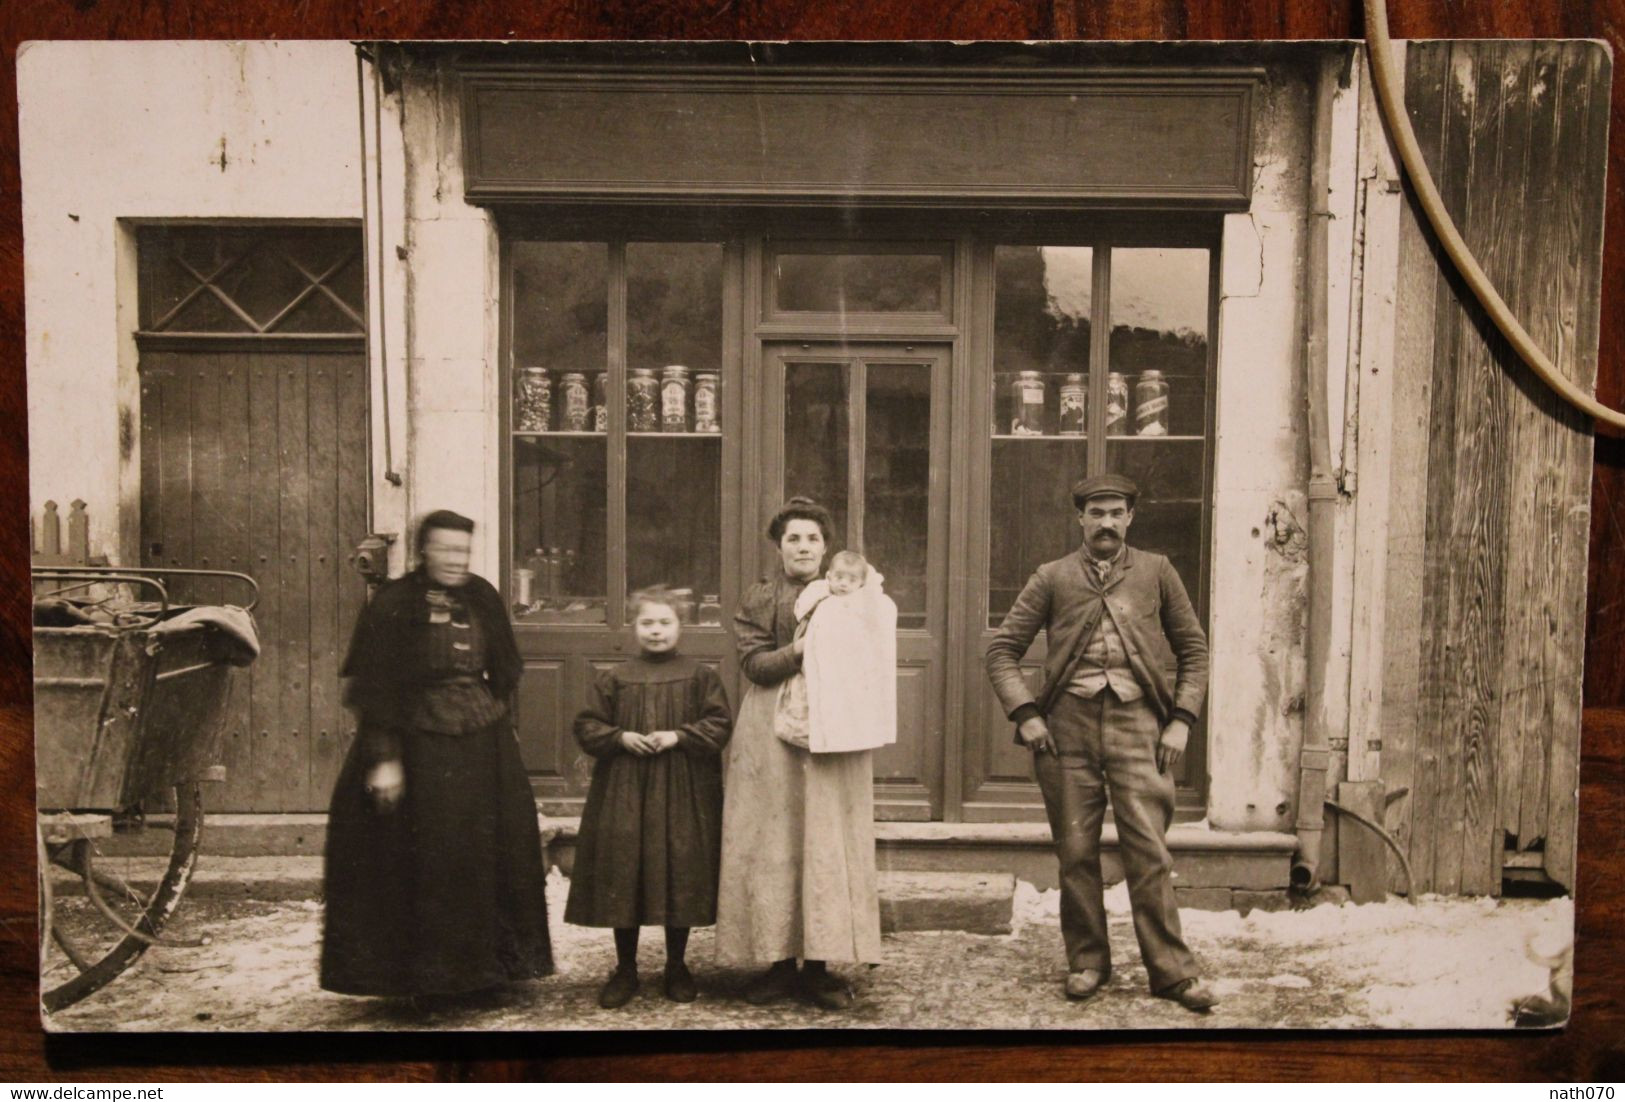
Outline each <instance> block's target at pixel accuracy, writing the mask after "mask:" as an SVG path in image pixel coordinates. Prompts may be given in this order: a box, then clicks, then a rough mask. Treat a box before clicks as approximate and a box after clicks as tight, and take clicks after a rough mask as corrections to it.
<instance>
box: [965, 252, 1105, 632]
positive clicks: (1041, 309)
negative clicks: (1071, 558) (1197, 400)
mask: <svg viewBox="0 0 1625 1102" xmlns="http://www.w3.org/2000/svg"><path fill="white" fill-rule="evenodd" d="M1093 268H1094V250H1092V249H1089V248H1079V247H1054V246H1047V245H1046V246H1038V245H1001V246H999V247H998V248H997V249H995V250H994V292H993V294H994V298H993V362H994V373H993V395H992V398H993V401H992V409H993V423H992V425H991V426H989V431H990V434H991V436H992V449H993V456H992V460H993V467H992V486H991V496H990V502H991V509H990V516H989V521H990V527H989V532H988V539H989V558H988V606H987V611H988V623H989V625H990V626H992V627H998V625H999V624H1000V623H1002V622H1003V620H1004V616H1005V613H1007V612H1008V611H1009V610H1010V606H1011V605H1012V604H1014V603H1015V598H1016V594H1018V593H1020V592H1021V587H1022V586H1023V585H1025V584H1026V581H1027V579H1028V577H1029V576H1031V574H1032V572H1033V570H1034V569H1036V568H1037V567H1038V565H1039V564H1040V563H1044V562H1048V561H1049V560H1051V559H1057V558H1060V557H1061V556H1063V555H1065V554H1066V553H1067V552H1069V551H1071V550H1072V549H1073V548H1075V547H1076V546H1077V545H1078V540H1079V533H1078V527H1077V524H1076V522H1075V520H1074V511H1073V509H1072V498H1071V488H1072V484H1073V483H1074V482H1076V481H1077V480H1078V479H1079V478H1082V477H1083V474H1084V467H1085V464H1086V462H1087V455H1086V453H1085V448H1086V442H1087V436H1086V434H1085V427H1086V425H1087V414H1088V385H1089V379H1088V370H1089V338H1090V332H1091V302H1092V296H1093V293H1094V273H1093Z"/></svg>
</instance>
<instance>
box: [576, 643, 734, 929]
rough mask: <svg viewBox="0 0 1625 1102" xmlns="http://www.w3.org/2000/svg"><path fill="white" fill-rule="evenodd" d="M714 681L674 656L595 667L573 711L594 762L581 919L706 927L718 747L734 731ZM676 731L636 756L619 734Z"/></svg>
mask: <svg viewBox="0 0 1625 1102" xmlns="http://www.w3.org/2000/svg"><path fill="white" fill-rule="evenodd" d="M732 722H733V721H732V717H731V714H730V712H729V710H728V698H727V695H726V694H725V693H724V692H723V689H722V680H721V679H720V678H719V677H718V676H717V675H716V673H715V671H713V670H712V669H711V668H710V667H709V666H706V665H703V664H701V663H699V662H696V661H695V660H693V659H692V658H685V657H683V656H682V655H680V654H675V653H671V654H667V655H663V656H662V655H644V656H641V657H638V658H634V659H632V660H631V661H628V662H623V663H622V664H620V665H619V666H616V667H615V668H614V669H611V670H607V671H604V672H602V673H599V674H598V676H597V677H596V678H594V680H593V686H592V690H591V696H590V699H589V701H588V706H587V708H586V709H585V710H583V711H582V713H581V714H580V715H579V716H577V717H576V722H575V736H576V741H577V742H578V743H580V744H581V748H582V749H583V750H585V751H586V752H587V753H588V754H591V755H592V756H593V757H594V758H595V759H597V760H596V761H595V762H594V764H593V770H592V787H591V788H590V789H588V791H587V803H586V806H585V807H584V808H583V809H582V812H581V834H580V838H579V840H578V841H577V843H576V855H575V868H574V870H573V871H572V872H571V877H570V901H569V903H568V904H567V905H566V906H565V910H564V920H565V921H566V922H571V923H574V924H576V925H578V926H613V927H619V928H622V929H624V928H627V927H631V926H709V925H711V924H712V923H713V922H715V921H716V916H717V867H718V862H719V861H720V859H721V852H722V759H721V756H720V754H721V750H722V747H723V745H724V744H725V743H726V742H727V741H728V734H729V731H730V729H731V727H732ZM629 730H630V731H637V732H638V733H640V734H645V735H647V734H650V733H652V732H654V731H676V732H677V734H678V743H677V745H676V746H675V747H673V748H672V749H670V750H666V751H664V752H662V753H659V754H654V755H651V756H649V757H640V756H638V755H637V754H634V753H632V752H631V751H629V750H627V749H626V748H625V747H624V746H622V745H621V741H620V736H621V732H622V731H629Z"/></svg>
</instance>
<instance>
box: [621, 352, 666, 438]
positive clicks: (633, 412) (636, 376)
mask: <svg viewBox="0 0 1625 1102" xmlns="http://www.w3.org/2000/svg"><path fill="white" fill-rule="evenodd" d="M659 429H660V380H659V379H658V378H656V377H655V369H654V368H652V367H634V368H633V369H632V376H631V378H629V379H627V380H626V431H627V432H658V431H659Z"/></svg>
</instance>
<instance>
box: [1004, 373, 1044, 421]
mask: <svg viewBox="0 0 1625 1102" xmlns="http://www.w3.org/2000/svg"><path fill="white" fill-rule="evenodd" d="M1046 390H1047V387H1045V385H1044V376H1043V375H1042V374H1040V373H1039V372H1037V371H1023V372H1021V373H1020V374H1018V375H1017V376H1016V381H1015V382H1014V383H1013V384H1012V385H1011V388H1010V396H1011V398H1012V399H1013V400H1014V403H1015V404H1014V408H1013V409H1012V410H1011V414H1010V435H1011V436H1043V435H1044V397H1045V391H1046Z"/></svg>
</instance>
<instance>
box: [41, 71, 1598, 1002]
mask: <svg viewBox="0 0 1625 1102" xmlns="http://www.w3.org/2000/svg"><path fill="white" fill-rule="evenodd" d="M1394 63H1395V65H1396V67H1397V71H1398V76H1399V79H1400V80H1402V82H1403V86H1404V87H1403V96H1404V104H1405V108H1406V111H1407V112H1408V114H1409V117H1410V121H1411V124H1412V125H1413V126H1414V128H1415V131H1416V134H1417V138H1418V141H1419V143H1420V144H1421V147H1422V149H1423V151H1424V153H1425V155H1426V157H1427V165H1428V168H1429V170H1430V172H1431V174H1432V175H1433V177H1434V178H1435V180H1436V182H1437V184H1438V186H1439V188H1440V190H1441V191H1442V193H1443V195H1444V198H1445V201H1446V204H1447V205H1448V206H1449V208H1450V210H1451V212H1452V213H1453V215H1454V217H1455V218H1456V220H1457V222H1458V223H1459V224H1460V226H1461V228H1462V231H1463V233H1464V235H1465V236H1466V238H1467V240H1468V242H1469V244H1470V245H1471V246H1472V248H1473V249H1474V250H1475V252H1476V254H1477V256H1478V259H1479V261H1480V262H1481V263H1482V265H1483V267H1484V269H1485V270H1486V271H1487V272H1488V274H1489V275H1490V277H1491V279H1492V280H1493V281H1495V282H1496V284H1497V286H1498V287H1499V288H1500V291H1501V293H1502V295H1503V296H1504V297H1505V298H1506V300H1507V301H1508V302H1509V303H1510V304H1511V305H1512V307H1513V309H1514V312H1515V313H1517V314H1518V316H1519V317H1520V318H1522V319H1523V321H1524V324H1525V325H1526V326H1527V327H1528V328H1529V330H1530V332H1531V333H1532V334H1533V335H1534V337H1535V338H1536V340H1537V342H1538V343H1539V344H1540V345H1541V346H1542V347H1544V348H1545V349H1546V350H1547V351H1548V352H1549V354H1550V355H1551V356H1552V358H1553V359H1554V360H1555V361H1556V363H1557V365H1558V367H1559V368H1560V369H1561V370H1562V371H1563V372H1564V373H1566V374H1567V375H1568V376H1569V377H1570V378H1572V379H1573V380H1575V381H1576V382H1578V383H1579V384H1580V385H1581V386H1583V387H1586V388H1589V387H1590V386H1591V385H1592V382H1593V379H1594V376H1595V369H1596V354H1597V341H1598V315H1599V306H1598V301H1599V270H1600V258H1601V242H1602V217H1603V177H1604V166H1605V163H1606V159H1605V158H1606V138H1607V124H1608V102H1609V97H1608V92H1609V84H1610V80H1611V75H1612V74H1611V61H1610V57H1609V54H1608V53H1607V51H1606V49H1605V48H1604V47H1603V46H1601V45H1599V44H1597V43H1592V42H1582V41H1516V42H1504V41H1451V42H1438V41H1429V42H1409V43H1399V44H1397V45H1396V49H1395V53H1394ZM18 86H19V100H20V127H21V157H22V179H23V189H24V191H23V204H24V205H23V213H24V229H25V248H26V257H25V262H26V275H27V286H26V316H27V354H28V402H29V440H30V457H31V458H30V462H31V471H30V494H31V515H30V525H31V531H32V536H33V566H34V569H33V576H32V585H33V610H34V613H33V615H34V647H35V651H34V653H35V669H34V700H35V731H36V741H37V748H36V752H37V761H38V773H37V777H38V785H37V798H38V823H39V852H40V862H41V868H42V870H43V872H42V875H41V880H40V891H41V905H42V915H43V916H44V917H45V924H44V925H43V927H42V929H43V936H42V944H41V947H40V970H41V971H40V976H41V1001H42V1018H43V1022H44V1026H45V1028H46V1029H48V1030H52V1031H65V1032H96V1031H186V1030H208V1031H213V1030H240V1031H276V1030H298V1031H313V1030H502V1031H511V1030H555V1029H567V1030H576V1029H610V1030H617V1029H619V1030H649V1029H716V1028H729V1029H762V1028H767V1029H830V1028H877V1027H878V1028H908V1029H1019V1030H1034V1029H1045V1030H1112V1029H1140V1030H1145V1029H1152V1030H1184V1029H1212V1028H1220V1029H1224V1028H1248V1029H1254V1028H1260V1027H1264V1028H1294V1029H1439V1028H1447V1029H1475V1030H1480V1029H1489V1030H1495V1029H1512V1028H1516V1027H1520V1026H1521V1027H1537V1028H1541V1027H1554V1026H1560V1025H1562V1024H1563V1022H1564V1021H1565V1020H1566V1018H1567V1016H1568V1011H1569V992H1570V989H1571V984H1572V964H1571V959H1572V948H1571V947H1572V944H1573V925H1574V919H1573V906H1572V895H1573V892H1574V890H1575V857H1576V852H1575V851H1576V829H1575V828H1576V816H1577V807H1576V793H1577V786H1578V770H1579V733H1580V704H1581V659H1582V651H1583V647H1582V641H1583V630H1584V605H1585V592H1584V590H1585V576H1586V553H1587V550H1586V545H1587V532H1588V522H1589V497H1590V487H1591V454H1592V450H1591V449H1592V440H1591V435H1590V433H1591V429H1590V423H1589V421H1587V420H1586V419H1585V418H1584V417H1583V416H1581V415H1580V414H1578V413H1576V412H1574V411H1573V410H1571V409H1570V408H1569V407H1568V406H1566V405H1564V404H1563V403H1562V402H1560V401H1558V400H1557V399H1556V398H1554V397H1553V396H1552V395H1551V394H1550V393H1549V392H1547V391H1546V390H1545V389H1543V388H1542V387H1541V386H1540V385H1539V384H1538V383H1536V382H1533V381H1532V377H1531V376H1529V375H1528V374H1527V372H1525V371H1524V370H1523V369H1522V367H1521V365H1519V364H1518V362H1517V361H1516V358H1515V357H1514V355H1513V354H1512V353H1510V352H1509V351H1508V349H1507V347H1506V345H1505V343H1504V342H1503V341H1502V340H1501V339H1500V338H1499V337H1497V336H1495V335H1494V332H1493V329H1492V328H1490V326H1489V325H1488V324H1487V323H1486V321H1485V318H1484V314H1483V312H1482V310H1481V309H1480V308H1479V307H1478V306H1477V304H1476V303H1475V302H1473V301H1472V300H1471V298H1470V296H1469V295H1468V293H1467V292H1466V291H1465V289H1464V287H1463V285H1462V284H1461V283H1460V281H1459V280H1457V279H1456V278H1455V276H1454V275H1453V273H1452V272H1450V271H1449V270H1447V269H1445V268H1442V267H1441V262H1442V260H1443V256H1442V253H1441V252H1440V250H1439V249H1438V247H1437V244H1436V238H1435V236H1434V231H1433V230H1432V228H1431V227H1430V226H1429V225H1428V223H1427V221H1426V219H1425V216H1424V214H1423V213H1422V211H1421V209H1420V208H1419V207H1418V206H1417V205H1416V203H1415V200H1414V198H1413V195H1412V191H1411V188H1410V186H1409V185H1408V184H1407V183H1406V180H1405V176H1404V173H1403V172H1402V171H1401V169H1400V168H1399V166H1398V164H1397V163H1396V159H1395V156H1394V153H1393V151H1392V150H1393V147H1392V145H1391V143H1390V133H1391V127H1390V125H1389V123H1388V122H1387V121H1385V119H1384V116H1383V114H1382V111H1381V109H1380V107H1379V103H1378V101H1377V98H1376V96H1375V94H1374V92H1373V85H1372V75H1371V71H1370V69H1369V68H1368V58H1367V57H1366V54H1365V50H1364V48H1363V47H1362V46H1361V44H1359V43H1353V42H1309V43H1296V44H1276V43H1245V42H1238V43H1230V44H1214V43H1197V44H1184V45H1174V44H1154V43H1153V44H1146V43H1140V44H1132V45H1128V44H1115V45H1114V44H1105V43H1094V44H1025V45H1024V44H1019V43H1007V44H975V43H964V44H948V43H868V44H850V43H821V44H784V43H774V44H762V43H744V42H738V43H710V44H694V43H667V44H653V43H597V44H586V43H553V44H541V43H490V42H359V43H353V42H288V41H274V42H273V41H258V42H225V41H222V42H205V41H170V42H33V43H29V44H27V45H25V46H24V47H23V49H22V51H21V52H20V55H19V57H18ZM19 519H20V518H19Z"/></svg>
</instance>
